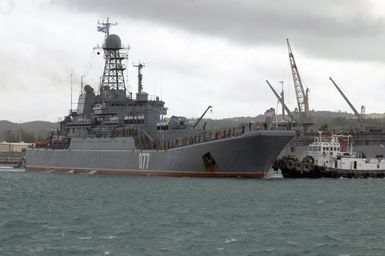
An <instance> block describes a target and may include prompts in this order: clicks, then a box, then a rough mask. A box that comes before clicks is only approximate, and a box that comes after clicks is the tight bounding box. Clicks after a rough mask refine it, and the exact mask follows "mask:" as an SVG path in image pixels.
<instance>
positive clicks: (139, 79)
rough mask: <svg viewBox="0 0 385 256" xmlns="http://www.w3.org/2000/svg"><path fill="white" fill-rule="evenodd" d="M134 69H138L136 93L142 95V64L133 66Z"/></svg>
mask: <svg viewBox="0 0 385 256" xmlns="http://www.w3.org/2000/svg"><path fill="white" fill-rule="evenodd" d="M133 66H134V67H135V68H138V93H139V94H140V93H142V90H143V83H142V81H143V74H142V69H143V68H144V67H145V64H144V63H140V61H139V63H138V64H137V65H135V64H133Z"/></svg>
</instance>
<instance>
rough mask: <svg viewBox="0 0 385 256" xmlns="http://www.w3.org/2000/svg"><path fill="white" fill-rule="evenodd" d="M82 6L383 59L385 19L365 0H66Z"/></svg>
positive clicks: (235, 37)
mask: <svg viewBox="0 0 385 256" xmlns="http://www.w3.org/2000/svg"><path fill="white" fill-rule="evenodd" d="M53 4H56V5H63V4H64V5H65V6H67V7H69V8H73V9H76V10H79V11H85V12H96V13H98V14H100V15H105V14H106V13H109V14H111V15H114V14H116V15H119V16H123V17H128V18H134V19H139V20H145V21H150V22H154V23H161V24H165V25H168V26H173V27H175V28H178V29H182V30H187V31H191V32H195V33H201V34H204V35H208V36H215V37H222V38H225V39H227V40H230V41H232V42H235V43H238V44H246V45H250V46H253V45H256V44H269V45H271V44H274V45H283V44H284V43H285V41H284V40H285V38H287V37H289V38H291V39H292V41H294V42H295V45H296V49H301V50H302V51H304V52H306V53H307V54H309V55H313V56H317V57H321V58H328V59H346V60H364V61H383V60H384V58H385V52H384V51H382V50H381V48H382V42H383V41H384V39H385V31H384V29H385V22H384V20H383V19H381V18H379V17H376V16H374V15H373V12H372V8H374V7H373V5H371V4H370V1H366V0H325V1H322V2H320V1H315V0H313V1H311V0H310V1H309V0H297V1H292V0H281V1H265V0H243V1H236V0H210V1H203V0H184V1H183V0H162V1H158V0H153V1H150V0H143V1H136V0H110V1H95V0H83V1H77V0H63V1H55V0H54V1H53Z"/></svg>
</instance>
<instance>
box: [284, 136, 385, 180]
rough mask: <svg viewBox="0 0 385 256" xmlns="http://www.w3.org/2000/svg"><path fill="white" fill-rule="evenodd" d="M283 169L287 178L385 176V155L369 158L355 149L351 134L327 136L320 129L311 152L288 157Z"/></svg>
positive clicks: (312, 144)
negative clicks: (298, 158)
mask: <svg viewBox="0 0 385 256" xmlns="http://www.w3.org/2000/svg"><path fill="white" fill-rule="evenodd" d="M290 161H291V162H290ZM282 173H283V176H284V177H285V178H339V177H346V178H355V177H363V178H367V177H384V176H385V160H384V156H383V155H378V156H376V157H375V158H371V159H368V158H366V156H365V153H363V152H354V151H353V147H352V145H351V143H350V136H346V135H332V136H331V138H330V139H329V140H327V139H324V138H322V133H321V132H320V134H319V137H318V138H316V140H315V141H314V142H313V143H311V144H310V145H309V147H308V151H307V155H306V156H305V157H304V158H303V159H302V160H301V161H294V160H293V159H287V160H286V167H284V168H283V170H282Z"/></svg>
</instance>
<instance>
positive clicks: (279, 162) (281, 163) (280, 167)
mask: <svg viewBox="0 0 385 256" xmlns="http://www.w3.org/2000/svg"><path fill="white" fill-rule="evenodd" d="M285 166H286V165H285V160H283V159H279V160H278V167H279V169H281V170H283V169H284V168H285Z"/></svg>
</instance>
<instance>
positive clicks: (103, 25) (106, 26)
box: [96, 17, 118, 37]
mask: <svg viewBox="0 0 385 256" xmlns="http://www.w3.org/2000/svg"><path fill="white" fill-rule="evenodd" d="M112 25H118V23H117V22H115V23H112V22H110V18H109V17H107V21H106V22H104V21H102V22H99V20H98V26H97V27H96V29H97V31H98V32H102V33H105V34H106V37H107V36H109V34H110V27H111V26H112Z"/></svg>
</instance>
